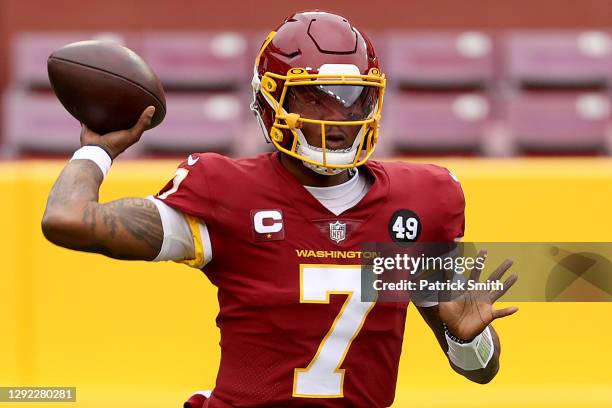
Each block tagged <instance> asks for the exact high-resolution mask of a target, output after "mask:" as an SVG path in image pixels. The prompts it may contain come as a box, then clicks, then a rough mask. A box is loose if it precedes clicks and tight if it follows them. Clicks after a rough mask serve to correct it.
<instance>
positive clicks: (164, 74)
mask: <svg viewBox="0 0 612 408" xmlns="http://www.w3.org/2000/svg"><path fill="white" fill-rule="evenodd" d="M141 45H142V57H143V58H144V59H145V61H147V62H148V63H149V65H150V66H151V68H153V70H154V71H155V72H156V73H157V75H158V76H159V78H160V79H161V80H162V82H163V84H164V87H166V89H167V90H173V89H211V88H212V89H214V88H238V87H244V86H245V85H246V84H247V83H248V82H249V81H250V79H251V76H252V75H253V68H252V67H253V61H251V58H250V57H249V56H250V53H249V47H248V45H249V43H248V40H247V38H246V37H245V36H244V35H243V34H240V33H237V32H218V33H215V32H171V31H169V32H147V33H144V34H143V37H142V44H141ZM260 45H261V44H260Z"/></svg>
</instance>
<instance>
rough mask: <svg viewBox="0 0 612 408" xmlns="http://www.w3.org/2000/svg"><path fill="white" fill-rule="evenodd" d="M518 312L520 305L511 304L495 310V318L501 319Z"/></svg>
mask: <svg viewBox="0 0 612 408" xmlns="http://www.w3.org/2000/svg"><path fill="white" fill-rule="evenodd" d="M516 312H518V307H516V306H510V307H505V308H503V309H499V310H493V320H495V319H500V318H502V317H506V316H510V315H511V314H514V313H516Z"/></svg>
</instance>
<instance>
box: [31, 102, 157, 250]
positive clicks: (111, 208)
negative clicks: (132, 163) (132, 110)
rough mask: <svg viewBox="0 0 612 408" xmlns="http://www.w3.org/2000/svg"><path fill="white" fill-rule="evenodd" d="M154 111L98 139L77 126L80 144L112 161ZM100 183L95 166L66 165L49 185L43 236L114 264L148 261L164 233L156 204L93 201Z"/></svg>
mask: <svg viewBox="0 0 612 408" xmlns="http://www.w3.org/2000/svg"><path fill="white" fill-rule="evenodd" d="M154 111H155V109H154V108H153V107H149V108H147V109H146V110H145V111H144V112H143V113H142V115H141V117H140V119H139V120H138V123H137V124H136V125H135V126H134V127H133V128H132V129H128V130H123V131H119V132H113V133H109V134H107V135H104V136H100V135H98V134H96V133H95V132H93V131H91V130H89V129H87V128H86V127H83V131H82V133H81V145H83V146H85V145H96V146H99V147H101V148H103V149H104V150H105V151H106V152H107V153H108V154H109V156H110V157H111V158H112V159H114V158H115V157H117V155H119V154H120V153H121V152H123V151H124V150H125V149H127V148H128V147H129V146H131V145H132V144H134V143H136V142H137V141H138V140H139V139H140V136H141V135H142V133H143V132H144V131H145V130H146V129H147V128H148V126H149V124H150V123H151V118H152V116H153V113H154ZM103 179H104V175H103V172H102V170H101V168H100V166H99V165H98V164H96V162H94V161H92V160H89V159H78V160H72V161H70V162H69V163H68V164H67V165H66V167H65V168H64V169H63V171H62V172H61V174H60V176H59V177H58V179H57V180H56V181H55V184H54V185H53V188H52V189H51V192H50V193H49V198H48V200H47V208H46V210H45V214H44V216H43V219H42V230H43V233H44V235H45V237H46V238H47V239H48V240H49V241H51V242H53V243H54V244H56V245H59V246H62V247H66V248H70V249H75V250H79V251H86V252H96V253H100V254H104V255H107V256H109V257H112V258H117V259H140V260H153V259H154V258H155V257H156V256H157V255H158V253H159V251H160V249H161V247H162V243H163V238H164V233H163V227H162V221H161V218H160V215H159V211H158V209H157V207H156V205H155V204H154V203H153V202H151V201H150V200H147V199H145V198H139V197H133V198H123V199H120V200H116V201H111V202H109V203H99V202H98V192H99V189H100V185H101V184H102V181H103Z"/></svg>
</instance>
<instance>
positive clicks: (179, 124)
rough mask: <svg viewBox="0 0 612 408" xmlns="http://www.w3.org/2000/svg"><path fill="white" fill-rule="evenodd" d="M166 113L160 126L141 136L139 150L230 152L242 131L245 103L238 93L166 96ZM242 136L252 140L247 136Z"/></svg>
mask: <svg viewBox="0 0 612 408" xmlns="http://www.w3.org/2000/svg"><path fill="white" fill-rule="evenodd" d="M166 102H167V108H168V111H167V114H166V118H165V119H164V121H163V122H162V124H161V125H159V126H158V127H156V128H154V129H152V130H151V131H149V132H147V133H145V135H144V137H143V138H142V139H141V141H140V143H139V144H141V147H142V148H143V149H144V150H145V151H146V152H153V153H180V154H183V153H191V152H194V151H220V152H226V153H227V152H229V153H231V152H233V151H234V150H235V149H236V148H237V146H236V145H237V143H238V136H240V135H242V133H243V131H244V130H245V120H246V119H248V120H251V121H253V119H252V118H251V117H250V115H248V112H249V111H248V107H249V103H248V100H246V99H245V98H244V97H243V95H242V94H236V93H212V92H207V93H202V94H172V93H168V94H167V95H166ZM245 137H249V138H251V137H256V136H255V135H252V134H249V135H248V136H245Z"/></svg>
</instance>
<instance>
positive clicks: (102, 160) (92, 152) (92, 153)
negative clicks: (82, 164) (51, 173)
mask: <svg viewBox="0 0 612 408" xmlns="http://www.w3.org/2000/svg"><path fill="white" fill-rule="evenodd" d="M73 160H91V161H92V162H94V163H96V165H97V166H98V167H99V168H100V171H102V176H103V177H106V175H107V174H108V171H109V170H110V168H111V164H113V161H112V160H111V158H110V156H109V155H108V153H106V151H105V150H104V149H102V148H101V147H100V146H83V147H81V148H80V149H78V150H77V151H76V152H74V154H73V155H72V158H71V159H70V161H73Z"/></svg>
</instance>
